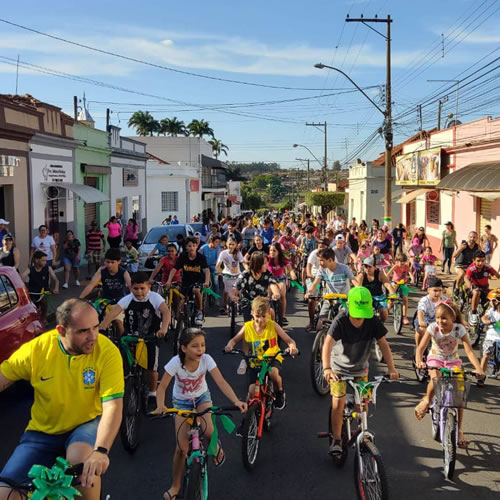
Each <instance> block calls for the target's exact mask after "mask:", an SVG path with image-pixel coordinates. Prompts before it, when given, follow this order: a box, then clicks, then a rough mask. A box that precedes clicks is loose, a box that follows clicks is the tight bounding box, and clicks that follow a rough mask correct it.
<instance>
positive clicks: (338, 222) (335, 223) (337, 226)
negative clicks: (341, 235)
mask: <svg viewBox="0 0 500 500" xmlns="http://www.w3.org/2000/svg"><path fill="white" fill-rule="evenodd" d="M332 225H333V230H334V231H340V230H341V229H342V227H343V226H344V221H343V220H338V219H336V220H334V221H333V224H332Z"/></svg>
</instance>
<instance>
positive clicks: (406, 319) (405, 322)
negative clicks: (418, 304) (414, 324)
mask: <svg viewBox="0 0 500 500" xmlns="http://www.w3.org/2000/svg"><path fill="white" fill-rule="evenodd" d="M409 324H410V321H409V320H408V318H407V317H406V316H403V325H409Z"/></svg>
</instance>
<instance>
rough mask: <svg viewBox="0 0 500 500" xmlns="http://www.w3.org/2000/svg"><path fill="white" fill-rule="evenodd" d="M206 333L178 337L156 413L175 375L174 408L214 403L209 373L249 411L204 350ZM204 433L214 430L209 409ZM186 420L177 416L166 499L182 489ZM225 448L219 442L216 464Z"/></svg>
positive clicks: (200, 407) (198, 331) (191, 332)
mask: <svg viewBox="0 0 500 500" xmlns="http://www.w3.org/2000/svg"><path fill="white" fill-rule="evenodd" d="M205 349H206V346H205V333H204V332H203V330H201V329H199V328H187V329H185V330H184V331H183V332H182V334H181V337H180V339H179V354H178V355H177V356H174V357H173V358H172V359H171V360H170V361H169V362H168V363H167V364H166V365H165V373H164V375H163V377H162V379H161V382H160V385H159V386H158V389H157V391H156V406H157V408H156V410H155V411H154V413H158V414H161V413H162V412H163V411H164V410H165V391H166V390H167V387H168V386H169V384H170V382H171V380H172V378H173V379H174V390H173V393H172V403H173V406H174V408H178V409H183V410H196V411H198V412H201V411H203V410H205V409H207V408H209V407H210V406H213V405H212V398H211V396H210V391H209V390H208V386H207V381H206V374H207V372H209V373H210V375H212V377H213V379H214V380H215V383H216V384H217V386H218V387H219V389H220V390H221V391H222V392H223V393H224V395H225V396H226V397H227V398H228V399H229V400H230V401H231V403H232V404H234V405H235V406H237V407H238V408H239V409H240V410H241V412H242V413H244V412H246V410H247V405H246V403H243V402H242V401H240V400H239V399H238V397H237V396H236V394H235V393H234V391H233V389H232V388H231V386H230V385H229V384H228V383H227V382H226V380H225V379H224V377H223V376H222V374H221V372H220V371H219V369H218V368H217V365H216V364H215V361H214V360H213V358H212V356H210V355H209V354H206V353H205ZM201 418H203V420H204V421H205V424H204V425H203V426H202V427H203V428H204V429H205V432H204V435H205V436H206V438H207V439H210V436H211V435H212V432H213V426H212V418H211V415H210V414H209V413H207V414H206V415H204V416H203V417H201ZM183 424H185V419H184V418H183V417H179V416H178V415H176V416H175V435H176V436H177V446H176V449H175V453H174V459H173V478H172V486H170V488H169V489H168V491H166V492H165V493H164V494H163V498H165V499H166V500H168V499H173V498H175V497H176V495H177V494H178V493H179V490H180V489H181V485H182V477H183V474H184V461H185V457H186V455H187V453H188V446H189V426H188V425H183ZM224 460H225V456H224V451H223V450H222V448H221V446H220V445H219V446H218V448H217V454H216V456H215V457H214V464H215V465H216V466H220V465H222V464H223V463H224Z"/></svg>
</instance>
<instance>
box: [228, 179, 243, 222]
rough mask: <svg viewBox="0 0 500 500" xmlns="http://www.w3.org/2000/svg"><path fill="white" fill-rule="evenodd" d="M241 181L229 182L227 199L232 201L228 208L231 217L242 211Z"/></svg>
mask: <svg viewBox="0 0 500 500" xmlns="http://www.w3.org/2000/svg"><path fill="white" fill-rule="evenodd" d="M242 200H243V199H242V197H241V182H240V181H228V183H227V201H228V202H230V203H229V204H230V207H229V208H228V215H229V216H230V217H235V216H236V215H240V213H241V202H242Z"/></svg>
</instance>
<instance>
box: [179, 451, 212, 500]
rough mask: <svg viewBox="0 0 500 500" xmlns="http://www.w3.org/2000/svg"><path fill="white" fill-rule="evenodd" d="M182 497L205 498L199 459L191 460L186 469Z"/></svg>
mask: <svg viewBox="0 0 500 500" xmlns="http://www.w3.org/2000/svg"><path fill="white" fill-rule="evenodd" d="M205 474H206V470H205ZM183 498H185V499H186V500H205V496H204V495H203V468H202V466H201V463H200V462H199V461H193V462H192V463H191V466H190V467H189V469H188V470H187V471H186V479H185V493H184V496H183Z"/></svg>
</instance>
